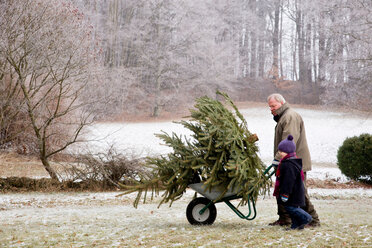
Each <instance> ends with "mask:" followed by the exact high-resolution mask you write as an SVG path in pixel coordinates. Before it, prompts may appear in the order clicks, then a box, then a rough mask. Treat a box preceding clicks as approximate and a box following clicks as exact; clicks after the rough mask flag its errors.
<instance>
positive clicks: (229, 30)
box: [74, 0, 372, 118]
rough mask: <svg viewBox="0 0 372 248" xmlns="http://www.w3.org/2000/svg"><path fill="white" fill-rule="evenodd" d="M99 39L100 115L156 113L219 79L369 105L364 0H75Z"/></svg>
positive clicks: (252, 95) (370, 38) (227, 85)
mask: <svg viewBox="0 0 372 248" xmlns="http://www.w3.org/2000/svg"><path fill="white" fill-rule="evenodd" d="M74 3H75V4H76V6H78V8H79V10H80V11H82V13H84V16H85V17H86V18H88V20H89V22H90V23H91V25H92V26H93V27H94V28H93V37H92V39H93V40H94V42H97V43H99V46H100V53H99V59H100V64H99V65H100V73H99V75H96V80H95V82H94V84H95V86H94V87H90V88H89V92H87V95H88V97H91V96H95V97H98V98H99V99H101V100H107V102H110V104H107V103H106V102H105V101H101V103H96V104H95V105H94V110H95V111H97V112H99V113H101V114H100V116H101V117H104V118H106V117H110V116H115V115H120V114H122V113H123V112H125V113H131V114H141V113H142V114H146V115H149V116H158V115H159V114H161V112H162V111H176V110H177V109H180V108H184V107H185V106H189V105H190V104H192V103H193V101H194V99H195V98H196V97H199V96H202V95H208V96H212V97H213V96H214V94H215V91H216V90H217V89H219V90H222V91H225V92H227V93H228V94H229V95H230V96H231V97H232V99H233V100H235V101H266V97H267V96H268V95H269V94H270V93H273V92H280V93H282V94H283V95H284V96H285V97H286V98H287V100H288V101H289V102H291V103H299V104H322V105H325V104H326V105H328V106H329V105H342V106H349V107H352V108H357V109H361V110H370V109H371V106H372V100H371V92H372V83H371V82H372V81H371V78H372V70H371V61H372V54H371V51H372V19H371V18H372V17H371V16H372V15H371V11H372V2H371V1H368V0H366V1H364V0H352V1H348V0H330V1H321V0H315V1H303V0H260V1H258V0H236V1H227V0H225V1H222V0H219V1H215V0H206V1H196V0H151V1H143V0H111V1H95V0H89V1H84V0H74Z"/></svg>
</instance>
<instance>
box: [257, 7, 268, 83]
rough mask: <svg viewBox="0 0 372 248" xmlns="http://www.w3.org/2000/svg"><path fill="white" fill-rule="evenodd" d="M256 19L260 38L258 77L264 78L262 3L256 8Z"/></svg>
mask: <svg viewBox="0 0 372 248" xmlns="http://www.w3.org/2000/svg"><path fill="white" fill-rule="evenodd" d="M258 18H259V21H260V31H262V32H260V36H259V39H258V76H259V77H261V78H263V77H264V72H265V51H264V47H265V31H264V30H265V29H264V27H265V26H266V24H265V23H266V21H265V17H264V8H263V6H262V2H260V4H259V8H258Z"/></svg>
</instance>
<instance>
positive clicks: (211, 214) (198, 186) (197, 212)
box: [186, 165, 275, 225]
mask: <svg viewBox="0 0 372 248" xmlns="http://www.w3.org/2000/svg"><path fill="white" fill-rule="evenodd" d="M274 173H275V167H273V165H270V166H269V167H267V168H266V170H265V171H264V175H266V176H267V178H270V177H271V176H272V175H273V174H274ZM189 187H190V188H191V189H193V190H194V191H196V192H197V193H199V194H201V195H202V196H203V197H196V198H194V199H193V200H192V201H191V202H190V203H189V204H188V205H187V208H186V217H187V220H188V221H189V223H190V224H192V225H211V224H213V222H214V221H215V220H216V217H217V209H216V206H215V203H219V202H224V203H226V204H227V206H229V207H230V209H231V210H232V211H234V213H236V214H237V215H238V216H239V217H240V218H242V219H245V220H253V219H254V218H256V215H257V212H256V203H255V199H254V198H253V196H252V195H248V203H247V205H248V214H246V215H245V214H243V213H242V212H241V211H239V209H238V208H237V207H235V205H233V204H232V203H231V202H230V201H231V200H235V199H239V198H241V196H238V192H239V188H235V189H229V190H228V191H227V192H226V193H225V194H224V195H223V197H222V198H221V197H220V195H221V193H222V192H223V191H224V190H223V189H221V188H220V187H218V186H216V187H212V189H206V187H205V185H204V183H194V184H190V185H189ZM217 199H219V200H217Z"/></svg>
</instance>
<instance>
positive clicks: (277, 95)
mask: <svg viewBox="0 0 372 248" xmlns="http://www.w3.org/2000/svg"><path fill="white" fill-rule="evenodd" d="M271 98H274V99H275V101H277V102H281V103H285V99H284V97H283V96H282V95H281V94H279V93H274V94H271V95H270V96H268V97H267V101H269V100H270V99H271Z"/></svg>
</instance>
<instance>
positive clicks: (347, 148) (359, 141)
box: [337, 133, 372, 184]
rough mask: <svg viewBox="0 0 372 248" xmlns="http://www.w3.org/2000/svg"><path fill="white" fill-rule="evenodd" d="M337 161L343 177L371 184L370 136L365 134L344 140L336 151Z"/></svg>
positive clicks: (371, 137)
mask: <svg viewBox="0 0 372 248" xmlns="http://www.w3.org/2000/svg"><path fill="white" fill-rule="evenodd" d="M337 160H338V162H337V164H338V167H339V168H340V170H341V172H342V173H343V174H345V176H347V177H349V178H351V179H353V180H356V181H362V182H367V183H370V184H372V135H371V134H367V133H365V134H361V135H360V136H354V137H351V138H347V139H345V140H344V142H343V144H342V145H341V146H340V147H339V149H338V151H337Z"/></svg>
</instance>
